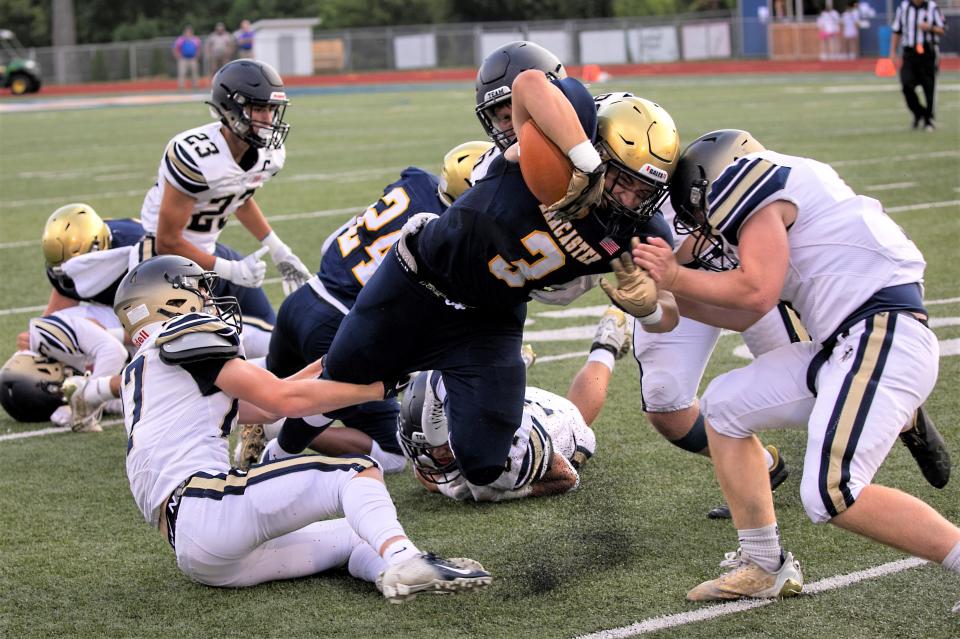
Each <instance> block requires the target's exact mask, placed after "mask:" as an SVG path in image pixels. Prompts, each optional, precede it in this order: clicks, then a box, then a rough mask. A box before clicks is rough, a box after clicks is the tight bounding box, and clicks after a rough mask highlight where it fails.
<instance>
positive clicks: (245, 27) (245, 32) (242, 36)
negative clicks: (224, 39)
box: [233, 20, 253, 58]
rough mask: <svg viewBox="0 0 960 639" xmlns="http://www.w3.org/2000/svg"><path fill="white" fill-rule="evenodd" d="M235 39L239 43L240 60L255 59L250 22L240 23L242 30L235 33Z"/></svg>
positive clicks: (238, 55)
mask: <svg viewBox="0 0 960 639" xmlns="http://www.w3.org/2000/svg"><path fill="white" fill-rule="evenodd" d="M233 39H234V40H235V41H236V43H237V57H238V58H252V57H253V29H252V28H250V21H249V20H244V21H242V22H241V23H240V28H239V29H237V30H236V31H234V32H233Z"/></svg>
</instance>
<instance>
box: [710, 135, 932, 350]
mask: <svg viewBox="0 0 960 639" xmlns="http://www.w3.org/2000/svg"><path fill="white" fill-rule="evenodd" d="M777 200H786V201H788V202H791V203H792V204H794V205H795V206H796V207H797V219H796V222H794V224H793V225H792V226H791V227H790V228H789V229H788V231H787V239H788V242H789V247H790V263H789V267H788V268H787V276H786V280H785V282H784V287H783V291H782V292H781V295H780V298H781V299H783V300H785V301H787V302H789V303H790V304H791V305H792V306H793V307H794V309H796V311H797V314H798V315H799V316H800V319H801V321H802V322H803V325H804V327H806V329H807V331H808V332H809V333H810V335H811V337H813V339H814V340H815V341H818V342H822V341H823V340H825V339H827V338H829V337H830V336H831V335H832V334H833V333H834V332H835V331H836V330H837V328H838V327H839V326H840V325H841V323H842V322H843V321H844V320H845V319H846V318H848V317H849V316H850V315H851V314H852V313H853V312H854V311H855V310H857V309H858V308H859V307H860V306H861V305H863V304H864V303H865V302H866V301H867V300H868V299H870V298H871V297H872V296H873V295H874V293H876V292H877V291H879V290H881V289H883V288H887V287H891V286H897V285H901V284H911V283H920V282H921V280H922V278H923V270H924V267H925V266H926V263H925V262H924V259H923V255H921V254H920V251H919V249H917V247H916V246H915V245H914V243H913V242H911V241H910V239H909V238H908V237H907V236H906V235H905V234H904V232H903V230H902V229H901V228H900V227H899V226H898V225H897V224H896V222H894V221H893V220H891V219H890V217H889V216H887V214H886V213H884V211H883V207H882V205H881V204H880V202H878V201H877V200H874V199H873V198H869V197H865V196H862V195H857V194H856V193H854V192H853V190H852V189H851V188H850V187H849V186H847V184H846V183H845V182H844V181H843V180H842V179H841V178H840V176H839V175H837V172H836V171H834V170H833V168H831V167H830V166H828V165H826V164H823V163H821V162H817V161H815V160H811V159H808V158H801V157H795V156H789V155H782V154H779V153H775V152H773V151H761V152H759V153H753V154H750V155H747V156H745V157H743V158H741V159H740V160H738V161H737V162H735V163H734V164H731V165H730V166H728V167H727V168H726V169H725V170H724V172H723V174H722V175H721V176H720V177H719V178H718V179H717V180H715V181H714V183H713V185H712V186H711V187H710V193H709V194H708V196H707V202H708V205H709V217H710V226H711V227H712V228H713V229H714V231H715V232H717V233H719V234H720V235H721V236H722V238H723V241H724V246H725V250H726V251H727V252H728V254H729V255H730V256H731V257H733V258H734V259H737V260H739V255H738V252H737V244H738V242H739V233H740V229H741V228H742V226H743V224H744V222H746V221H747V220H748V219H749V218H750V216H751V215H753V214H754V213H755V212H756V211H758V210H760V209H761V208H763V207H764V206H766V205H767V204H770V203H772V202H775V201H777Z"/></svg>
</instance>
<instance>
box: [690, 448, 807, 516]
mask: <svg viewBox="0 0 960 639" xmlns="http://www.w3.org/2000/svg"><path fill="white" fill-rule="evenodd" d="M766 449H767V450H768V451H770V454H771V455H772V456H773V468H771V469H770V490H776V489H777V486H779V485H780V484H782V483H783V482H785V481H786V480H787V477H789V476H790V469H788V468H787V463H786V462H785V461H783V457H781V456H780V451H779V450H778V449H777V447H776V446H766ZM707 517H708V518H709V519H730V506H728V505H726V504H720V505H719V506H717V507H716V508H711V509H710V510H709V511H708V512H707Z"/></svg>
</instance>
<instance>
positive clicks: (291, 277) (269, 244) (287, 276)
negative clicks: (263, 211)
mask: <svg viewBox="0 0 960 639" xmlns="http://www.w3.org/2000/svg"><path fill="white" fill-rule="evenodd" d="M260 244H262V245H263V246H264V247H266V248H267V249H269V250H270V259H272V260H273V263H274V264H276V265H277V270H278V271H280V276H281V277H282V278H283V294H284V295H289V294H290V293H293V292H294V291H295V290H297V289H298V288H300V287H301V286H303V285H304V284H306V283H307V280H309V279H310V278H311V277H312V276H313V273H311V272H310V271H308V270H307V267H306V266H304V265H303V262H301V261H300V258H299V257H297V256H296V255H294V254H293V251H291V250H290V247H289V246H287V245H286V244H284V243H283V242H282V241H281V240H280V238H279V237H277V234H276V233H275V232H274V231H270V235H268V236H266V237H265V238H263V239H262V240H260Z"/></svg>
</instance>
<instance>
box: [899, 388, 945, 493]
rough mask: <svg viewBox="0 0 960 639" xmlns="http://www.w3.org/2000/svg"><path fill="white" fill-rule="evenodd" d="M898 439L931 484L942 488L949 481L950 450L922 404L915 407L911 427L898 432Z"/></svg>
mask: <svg viewBox="0 0 960 639" xmlns="http://www.w3.org/2000/svg"><path fill="white" fill-rule="evenodd" d="M900 441H902V442H903V443H904V445H905V446H906V447H907V450H909V451H910V454H911V455H913V458H914V459H915V460H916V462H917V466H919V467H920V472H921V473H923V476H924V478H925V479H926V480H927V481H928V482H929V483H930V485H931V486H933V487H934V488H943V487H944V486H946V485H947V482H948V481H950V452H949V451H948V450H947V444H946V442H944V441H943V436H942V435H940V432H939V431H938V430H937V427H936V426H934V425H933V420H931V419H930V415H929V414H927V410H926V409H925V408H924V407H923V406H920V408H918V409H917V412H916V414H915V416H914V422H913V428H911V429H910V430H908V431H905V432H903V433H900Z"/></svg>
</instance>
